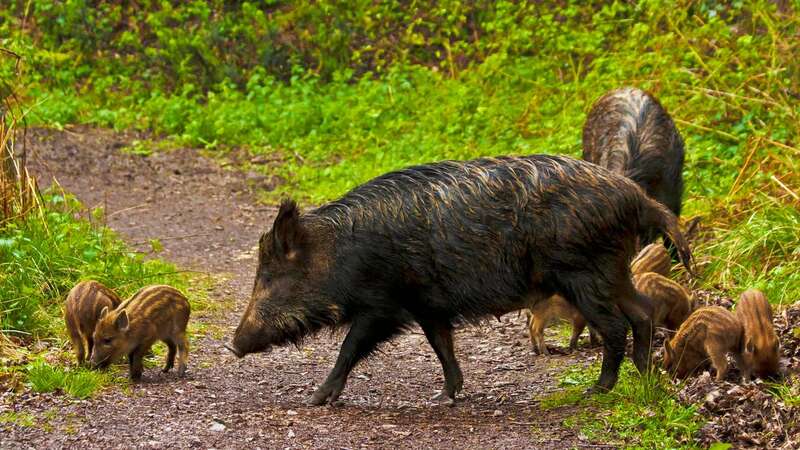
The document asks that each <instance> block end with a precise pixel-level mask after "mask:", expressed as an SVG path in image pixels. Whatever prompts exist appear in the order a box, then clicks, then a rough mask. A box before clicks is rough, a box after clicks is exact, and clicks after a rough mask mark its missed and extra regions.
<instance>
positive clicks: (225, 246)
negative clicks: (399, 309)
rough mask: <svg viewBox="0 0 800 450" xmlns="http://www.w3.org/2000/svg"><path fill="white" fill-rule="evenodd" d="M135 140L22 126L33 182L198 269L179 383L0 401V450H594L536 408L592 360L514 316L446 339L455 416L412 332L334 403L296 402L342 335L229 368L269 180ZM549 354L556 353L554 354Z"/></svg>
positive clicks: (155, 379)
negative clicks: (202, 285)
mask: <svg viewBox="0 0 800 450" xmlns="http://www.w3.org/2000/svg"><path fill="white" fill-rule="evenodd" d="M137 138H140V136H137V135H135V134H132V133H116V132H111V131H107V130H99V129H94V128H86V127H75V128H70V129H68V130H64V131H55V130H42V129H38V130H30V131H29V132H28V152H29V155H30V157H31V166H32V170H33V172H34V173H35V174H36V176H37V178H38V180H39V182H40V184H41V185H47V184H49V183H50V182H51V180H52V179H53V178H55V179H57V180H58V182H59V184H60V185H61V186H62V187H63V188H64V189H65V190H66V191H67V192H70V193H73V194H74V195H75V196H76V197H77V198H78V199H79V200H80V201H81V202H83V204H84V205H85V206H86V207H87V208H94V207H98V206H102V207H104V209H105V217H106V220H107V224H108V226H109V227H111V228H112V229H114V230H116V231H117V232H118V233H119V234H120V235H121V236H122V237H123V238H124V239H125V240H126V241H127V242H129V243H130V244H131V245H133V246H134V247H138V248H141V249H147V248H149V241H150V240H151V239H158V240H160V241H161V242H162V243H163V248H164V249H163V252H161V253H160V254H159V255H158V256H159V257H161V258H164V259H167V260H169V261H172V262H175V263H177V264H178V265H180V266H181V267H182V268H185V269H189V270H196V271H200V272H204V273H208V274H210V275H212V276H213V279H214V280H215V282H214V287H213V290H212V292H211V294H210V300H209V301H210V302H211V303H213V304H214V307H210V308H207V309H206V310H204V311H202V312H200V313H198V314H195V315H193V316H192V318H191V320H192V321H193V322H195V327H194V329H195V330H198V331H196V332H195V333H194V335H193V336H192V340H191V351H190V361H189V371H188V373H187V376H186V377H185V378H184V379H180V378H177V376H176V374H175V373H174V371H173V372H171V373H168V374H162V373H161V372H160V371H159V370H158V369H156V368H150V369H147V370H146V371H145V374H144V380H143V381H142V382H140V383H136V384H131V385H130V386H128V387H123V386H116V385H114V386H112V387H110V388H107V389H104V390H103V391H101V392H99V393H98V394H97V395H95V396H93V397H92V398H90V399H87V400H76V399H71V398H69V397H67V396H64V395H59V394H35V393H31V392H23V393H6V394H2V396H0V409H10V408H13V409H14V410H15V411H24V412H25V413H27V414H30V415H32V417H34V418H35V420H34V424H32V425H30V424H29V426H23V425H20V424H4V425H3V428H5V429H4V430H3V434H2V439H0V447H2V448H37V449H38V448H52V447H69V448H131V447H138V448H188V447H192V448H195V447H196V448H259V447H260V448H265V449H266V448H361V447H370V448H432V447H436V448H445V447H446V448H554V449H555V448H558V449H561V448H603V447H605V446H604V445H602V444H599V443H596V442H591V441H590V440H589V439H587V438H586V437H585V436H584V435H583V434H582V433H580V432H579V431H578V430H573V429H569V428H566V427H565V426H564V425H563V422H564V420H565V419H566V418H569V417H571V416H574V415H575V414H576V413H577V411H576V409H577V407H576V406H569V405H568V406H563V407H558V408H551V409H542V408H541V407H540V405H539V403H540V400H541V399H542V398H544V397H546V396H547V395H549V394H551V393H553V392H556V391H558V390H559V389H561V388H559V387H558V376H559V375H560V374H561V373H563V372H564V370H565V369H566V368H568V367H570V366H574V365H578V364H580V365H583V364H589V363H591V362H594V361H596V360H597V358H599V357H600V353H599V350H597V349H582V350H579V351H578V352H576V353H574V354H572V355H564V354H556V355H553V356H550V357H538V356H535V355H534V354H533V352H532V350H531V347H530V343H529V341H528V337H527V331H526V329H525V317H524V315H519V316H518V315H515V314H509V315H507V316H505V317H503V318H502V319H501V320H500V321H494V322H488V323H486V324H485V325H483V326H480V327H467V328H463V329H461V330H459V331H458V333H457V336H456V353H457V355H458V357H459V360H460V361H461V365H462V369H463V371H464V375H465V383H464V392H463V393H462V395H461V396H460V398H459V403H458V404H457V406H455V407H448V406H444V405H440V404H438V403H434V402H431V401H430V400H429V398H430V397H432V396H433V395H434V394H435V393H437V392H438V391H439V389H440V387H441V384H442V374H441V369H440V366H439V362H438V360H437V359H436V356H435V354H434V353H433V351H432V350H431V348H430V347H429V346H428V344H427V342H426V340H425V337H424V335H422V333H421V331H419V330H414V331H412V332H410V333H406V334H404V335H402V336H400V337H398V338H396V339H395V340H393V341H392V342H390V343H388V344H387V345H384V346H383V347H382V351H381V352H380V353H379V354H377V355H375V356H374V357H372V358H371V359H369V360H368V361H367V362H366V363H365V364H362V365H360V366H359V367H357V368H356V369H355V370H354V372H353V374H352V375H351V376H350V379H349V382H348V385H347V387H346V389H345V391H344V393H343V395H342V398H341V399H342V400H343V405H342V406H337V407H330V406H325V407H309V406H306V401H307V400H308V398H309V396H310V395H311V393H312V392H313V389H314V388H315V387H316V386H318V385H319V384H320V383H321V382H322V381H323V380H324V378H325V376H326V375H327V372H328V371H329V370H330V369H331V368H332V366H333V363H334V361H335V358H336V355H337V353H338V348H339V344H340V342H341V340H342V336H341V335H340V334H333V335H331V334H330V333H322V334H320V335H319V336H316V337H313V338H310V339H308V340H307V341H306V342H305V343H304V344H303V345H302V346H301V347H300V348H299V349H298V348H295V347H291V346H290V347H285V348H281V349H277V350H276V351H273V352H272V353H270V354H268V355H251V356H249V357H247V358H244V359H242V360H237V359H236V358H234V357H233V356H232V355H230V354H229V353H228V352H227V351H225V350H224V349H223V347H222V344H223V342H224V341H225V340H227V339H229V338H230V336H231V334H232V332H233V330H234V329H235V327H236V325H237V324H238V321H239V316H240V314H241V312H242V311H243V310H244V307H245V306H246V304H247V302H248V300H249V294H250V290H251V286H252V280H253V275H254V272H255V264H256V261H255V250H256V246H257V242H258V237H259V235H260V234H261V233H263V232H264V231H266V230H268V229H269V228H270V226H271V223H272V219H273V217H274V214H275V211H276V210H275V208H274V207H272V206H267V205H263V204H261V203H259V202H258V201H257V200H256V197H257V195H256V194H257V190H258V189H259V188H260V187H262V188H263V187H268V184H269V182H270V180H268V179H265V178H264V177H260V176H258V175H256V174H254V173H248V172H244V171H241V170H239V169H238V168H237V165H236V164H232V165H230V166H227V167H221V166H220V164H219V163H218V162H216V161H214V160H211V159H208V158H204V157H202V156H200V155H198V152H197V151H195V150H192V149H176V150H172V151H166V152H159V153H155V154H152V155H148V156H144V155H136V154H132V153H130V152H127V151H125V150H124V148H125V147H127V146H128V145H129V144H130V143H131V142H132V141H133V140H135V139H137ZM559 353H560V352H559Z"/></svg>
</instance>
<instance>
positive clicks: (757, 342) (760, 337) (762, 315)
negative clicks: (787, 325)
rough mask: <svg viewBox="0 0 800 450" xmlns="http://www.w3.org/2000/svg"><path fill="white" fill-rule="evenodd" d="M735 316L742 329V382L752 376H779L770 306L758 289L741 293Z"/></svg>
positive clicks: (777, 345) (778, 343)
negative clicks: (743, 343)
mask: <svg viewBox="0 0 800 450" xmlns="http://www.w3.org/2000/svg"><path fill="white" fill-rule="evenodd" d="M735 314H736V317H738V318H739V321H741V322H742V326H743V327H744V339H745V341H744V342H745V345H744V350H743V353H742V355H743V359H744V367H743V368H742V372H743V373H742V375H743V377H744V379H745V380H749V379H750V376H751V375H752V374H753V373H755V375H756V376H758V377H760V378H767V379H769V378H774V377H776V376H777V375H778V374H779V367H778V366H779V364H778V360H779V359H780V358H779V352H780V342H779V341H778V336H777V335H776V334H775V326H774V325H773V324H772V306H770V304H769V301H768V300H767V297H766V296H765V295H764V293H763V292H761V291H759V290H758V289H749V290H747V291H745V292H743V293H742V295H741V296H740V297H739V301H738V302H737V303H736V311H735Z"/></svg>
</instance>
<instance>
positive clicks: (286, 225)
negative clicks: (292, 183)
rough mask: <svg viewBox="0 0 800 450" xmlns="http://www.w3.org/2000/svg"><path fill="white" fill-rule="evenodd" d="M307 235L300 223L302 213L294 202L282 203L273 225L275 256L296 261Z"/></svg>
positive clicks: (288, 200)
mask: <svg viewBox="0 0 800 450" xmlns="http://www.w3.org/2000/svg"><path fill="white" fill-rule="evenodd" d="M305 238H306V233H305V230H304V229H303V225H302V224H301V223H300V211H299V209H298V207H297V203H295V202H294V200H291V199H287V200H284V201H282V202H281V207H280V209H279V210H278V216H277V217H276V218H275V223H274V224H273V225H272V243H273V246H274V249H273V250H274V251H275V254H276V255H278V257H281V258H286V259H290V260H291V259H295V258H296V257H297V255H298V253H299V252H300V250H302V248H303V244H304V243H305V240H306V239H305Z"/></svg>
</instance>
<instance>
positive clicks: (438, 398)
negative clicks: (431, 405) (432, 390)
mask: <svg viewBox="0 0 800 450" xmlns="http://www.w3.org/2000/svg"><path fill="white" fill-rule="evenodd" d="M431 401H433V402H437V403H440V404H442V405H446V406H450V407H453V406H456V398H455V396H454V395H450V394H448V393H447V392H445V391H442V392H439V393H438V394H436V395H434V396H433V397H431Z"/></svg>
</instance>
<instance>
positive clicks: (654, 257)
mask: <svg viewBox="0 0 800 450" xmlns="http://www.w3.org/2000/svg"><path fill="white" fill-rule="evenodd" d="M671 268H672V260H671V258H670V256H669V253H668V252H667V249H666V248H664V246H663V245H661V244H650V245H647V246H646V247H645V248H643V249H642V250H641V251H640V252H639V254H637V255H636V257H634V258H633V261H632V262H631V273H633V274H634V275H636V274H640V273H645V272H653V273H657V274H659V275H663V276H667V275H669V271H670V269H671Z"/></svg>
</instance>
